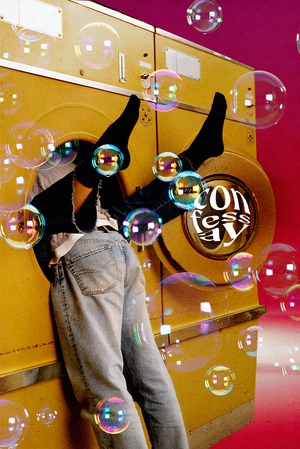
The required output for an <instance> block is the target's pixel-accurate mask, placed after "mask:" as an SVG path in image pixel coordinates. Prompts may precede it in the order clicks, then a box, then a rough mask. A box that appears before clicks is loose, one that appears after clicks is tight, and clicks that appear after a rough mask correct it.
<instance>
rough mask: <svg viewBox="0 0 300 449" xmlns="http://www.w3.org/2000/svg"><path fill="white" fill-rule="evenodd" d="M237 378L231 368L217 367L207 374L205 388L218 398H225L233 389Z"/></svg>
mask: <svg viewBox="0 0 300 449" xmlns="http://www.w3.org/2000/svg"><path fill="white" fill-rule="evenodd" d="M235 379H236V377H235V374H234V373H233V372H232V371H231V369H230V368H228V367H227V366H224V365H217V366H213V367H212V368H210V369H209V370H208V371H207V373H206V378H205V386H206V388H208V389H209V391H211V392H212V393H213V394H215V395H216V396H225V395H226V394H228V393H230V391H231V390H232V388H233V385H234V381H235Z"/></svg>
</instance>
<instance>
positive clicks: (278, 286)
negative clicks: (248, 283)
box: [255, 244, 300, 298]
mask: <svg viewBox="0 0 300 449" xmlns="http://www.w3.org/2000/svg"><path fill="white" fill-rule="evenodd" d="M258 266H259V267H261V268H260V269H258V270H256V271H255V274H256V278H257V280H258V281H259V283H260V285H261V286H262V288H263V289H264V291H265V292H266V293H268V294H269V295H271V296H273V297H276V298H278V297H282V296H285V295H286V294H287V292H288V290H289V288H291V287H292V286H293V285H295V284H297V283H298V280H299V267H300V259H299V254H298V252H297V251H296V250H295V249H294V248H292V247H291V246H289V245H284V244H274V245H271V246H269V247H268V248H266V249H265V250H264V251H263V252H262V254H261V256H260V258H259V260H258Z"/></svg>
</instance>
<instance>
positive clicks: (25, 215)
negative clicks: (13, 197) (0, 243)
mask: <svg viewBox="0 0 300 449" xmlns="http://www.w3.org/2000/svg"><path fill="white" fill-rule="evenodd" d="M0 230H1V235H2V237H3V238H4V240H5V241H6V243H7V244H8V245H9V246H12V247H13V248H17V249H29V248H31V247H32V246H33V245H35V244H37V243H38V242H39V241H40V240H41V238H42V237H43V235H44V232H45V219H44V216H43V215H42V214H41V212H40V211H39V210H38V209H37V208H36V207H34V206H32V205H31V204H26V205H25V206H24V207H22V208H21V209H19V210H16V211H12V212H4V213H3V214H2V216H1V222H0Z"/></svg>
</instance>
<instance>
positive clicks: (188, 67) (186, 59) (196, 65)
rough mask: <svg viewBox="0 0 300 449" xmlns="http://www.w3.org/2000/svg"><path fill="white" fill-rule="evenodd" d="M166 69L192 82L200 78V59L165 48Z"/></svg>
mask: <svg viewBox="0 0 300 449" xmlns="http://www.w3.org/2000/svg"><path fill="white" fill-rule="evenodd" d="M166 69H168V70H172V71H173V72H175V73H177V74H178V75H182V76H186V77H187V78H192V79H194V80H198V81H200V78H201V71H200V59H199V58H196V57H195V56H191V55H189V54H187V53H183V52H182V51H178V50H174V49H173V48H170V47H166Z"/></svg>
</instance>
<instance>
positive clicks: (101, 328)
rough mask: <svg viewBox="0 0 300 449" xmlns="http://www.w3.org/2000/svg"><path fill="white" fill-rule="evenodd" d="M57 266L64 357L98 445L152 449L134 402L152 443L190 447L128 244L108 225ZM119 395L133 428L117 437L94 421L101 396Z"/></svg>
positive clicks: (158, 447)
mask: <svg viewBox="0 0 300 449" xmlns="http://www.w3.org/2000/svg"><path fill="white" fill-rule="evenodd" d="M53 271H54V279H53V282H52V285H51V298H52V304H53V310H54V315H55V320H56V324H57V328H58V333H59V338H60V343H61V348H62V352H63V357H64V361H65V364H66V367H67V371H68V374H69V377H70V380H71V383H72V386H73V390H74V393H75V396H76V398H77V400H78V401H79V402H80V404H81V405H82V416H83V417H85V418H86V419H88V420H89V421H90V423H91V424H92V426H93V428H94V432H95V435H96V438H97V442H98V445H99V448H102V449H104V448H105V449H108V448H116V449H147V444H146V440H145V436H144V432H143V428H142V424H141V421H140V419H139V415H138V413H137V410H136V408H135V405H134V401H135V402H136V403H138V404H139V405H140V407H141V410H142V413H143V417H144V421H145V424H146V426H147V429H148V433H149V438H150V441H151V444H152V447H153V448H155V449H188V442H187V435H186V431H185V428H184V424H183V419H182V415H181V411H180V407H179V404H178V400H177V397H176V393H175V390H174V387H173V384H172V381H171V379H170V377H169V374H168V371H167V369H166V367H165V365H164V362H163V360H162V358H161V356H160V353H159V350H158V349H157V346H156V344H155V340H154V337H153V334H152V329H151V325H150V320H149V316H148V311H147V308H146V304H145V285H144V284H145V281H144V275H143V272H142V269H141V266H140V262H139V260H138V258H137V256H136V254H135V252H134V250H133V249H132V248H131V246H130V245H129V244H128V242H127V241H126V240H125V239H124V238H123V237H122V236H121V235H120V234H119V233H118V232H116V231H112V230H110V229H109V228H102V229H101V230H100V231H93V232H91V233H89V234H86V235H84V236H82V237H81V238H80V239H79V240H78V241H77V242H76V244H75V245H74V246H73V248H72V249H71V250H70V251H69V252H68V253H67V254H66V255H65V256H64V257H63V258H62V259H61V260H60V261H59V262H58V264H57V265H56V266H54V268H53ZM137 329H143V332H142V333H141V334H140V335H138V332H137ZM112 397H117V398H120V399H122V400H124V401H125V403H126V405H127V406H128V407H129V408H130V407H131V408H132V411H131V414H130V421H129V426H128V428H127V429H126V430H124V431H123V432H122V433H118V434H109V433H106V432H104V431H102V430H101V429H100V427H99V426H98V425H96V423H95V420H94V413H95V411H96V410H97V408H96V406H97V404H98V403H99V401H101V400H102V399H104V398H112Z"/></svg>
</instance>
